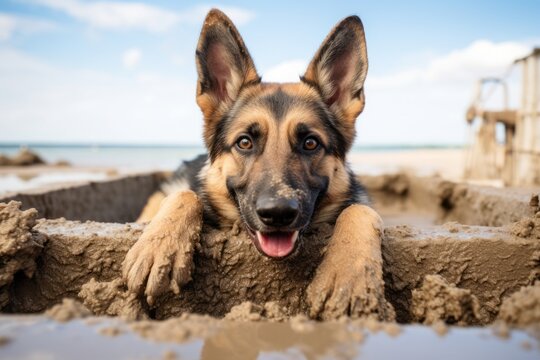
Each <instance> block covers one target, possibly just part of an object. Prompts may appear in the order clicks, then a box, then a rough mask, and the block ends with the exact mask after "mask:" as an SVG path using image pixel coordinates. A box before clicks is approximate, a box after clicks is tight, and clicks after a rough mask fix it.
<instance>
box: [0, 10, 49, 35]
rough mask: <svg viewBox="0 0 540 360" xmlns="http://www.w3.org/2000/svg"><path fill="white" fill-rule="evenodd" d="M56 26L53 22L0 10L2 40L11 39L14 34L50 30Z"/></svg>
mask: <svg viewBox="0 0 540 360" xmlns="http://www.w3.org/2000/svg"><path fill="white" fill-rule="evenodd" d="M55 28H56V25H55V24H54V23H52V22H49V21H45V20H40V19H35V18H30V17H23V16H18V15H14V14H8V13H2V12H0V41H6V40H10V39H11V38H12V37H13V35H14V34H16V33H22V34H29V33H35V32H42V31H50V30H53V29H55Z"/></svg>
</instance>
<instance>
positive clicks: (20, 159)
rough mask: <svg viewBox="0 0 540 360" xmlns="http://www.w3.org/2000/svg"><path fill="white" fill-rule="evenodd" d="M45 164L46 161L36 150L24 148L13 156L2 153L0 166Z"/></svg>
mask: <svg viewBox="0 0 540 360" xmlns="http://www.w3.org/2000/svg"><path fill="white" fill-rule="evenodd" d="M40 164H45V161H43V159H42V158H41V157H40V156H39V155H38V154H36V153H35V152H33V151H31V150H29V149H27V148H22V149H21V150H20V151H19V152H18V153H17V154H15V155H14V156H12V157H8V156H6V155H2V154H0V166H29V165H40Z"/></svg>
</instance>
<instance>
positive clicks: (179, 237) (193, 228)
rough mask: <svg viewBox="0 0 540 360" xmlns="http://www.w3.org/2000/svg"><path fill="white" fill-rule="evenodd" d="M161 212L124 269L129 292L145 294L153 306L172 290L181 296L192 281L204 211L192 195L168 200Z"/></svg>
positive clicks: (126, 262) (188, 193)
mask: <svg viewBox="0 0 540 360" xmlns="http://www.w3.org/2000/svg"><path fill="white" fill-rule="evenodd" d="M160 212H161V215H160V213H158V215H156V218H154V220H152V222H151V223H150V224H149V225H148V226H147V227H146V229H145V230H144V232H143V234H142V235H141V237H140V238H139V240H138V241H137V242H136V243H135V244H134V245H133V247H132V248H131V249H130V250H129V252H128V254H127V255H126V258H125V260H124V263H123V269H122V274H123V277H124V281H125V282H126V285H127V287H128V289H129V290H130V291H131V292H134V293H136V294H142V293H144V295H145V296H146V299H147V302H148V304H149V305H153V304H154V303H155V300H156V299H157V298H158V297H159V296H160V295H163V294H164V293H165V292H167V291H168V290H172V291H173V292H174V293H175V294H178V293H179V292H180V287H181V286H182V285H184V284H185V283H186V282H188V281H189V280H190V278H191V269H192V267H193V251H194V246H195V243H196V242H197V241H198V240H199V235H200V228H201V220H202V207H201V205H200V202H199V200H198V198H197V196H196V195H195V194H194V193H192V192H182V193H178V194H175V195H171V196H170V197H168V198H166V199H165V202H164V204H162V209H160ZM179 224H182V226H179Z"/></svg>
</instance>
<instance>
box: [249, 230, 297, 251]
mask: <svg viewBox="0 0 540 360" xmlns="http://www.w3.org/2000/svg"><path fill="white" fill-rule="evenodd" d="M297 234H298V233H297V232H296V231H295V232H273V233H266V234H263V233H261V232H259V231H257V238H258V239H259V244H260V246H261V250H262V251H263V252H264V253H265V254H266V255H268V256H271V257H283V256H287V255H289V254H290V253H291V252H292V250H293V248H294V241H295V240H296V236H297Z"/></svg>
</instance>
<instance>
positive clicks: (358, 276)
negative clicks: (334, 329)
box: [307, 263, 395, 320]
mask: <svg viewBox="0 0 540 360" xmlns="http://www.w3.org/2000/svg"><path fill="white" fill-rule="evenodd" d="M338 264H339V263H338ZM336 265H337V264H336ZM319 270H322V271H318V272H317V274H316V276H315V278H314V279H313V281H312V282H311V284H310V285H309V287H308V289H307V302H308V305H309V315H310V316H311V317H312V318H314V319H322V320H331V319H337V318H339V317H340V316H344V315H345V316H350V317H353V318H358V317H364V316H375V317H376V318H377V319H379V320H393V318H394V316H395V315H394V311H393V309H392V306H391V305H390V304H388V303H387V301H386V299H385V297H384V283H383V282H382V281H381V279H380V276H379V275H378V274H377V269H374V268H373V267H372V266H371V265H370V264H363V265H359V266H355V267H353V268H347V267H344V266H343V265H341V266H339V265H338V266H337V267H333V268H331V267H327V266H325V267H324V268H322V269H319Z"/></svg>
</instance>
